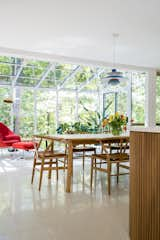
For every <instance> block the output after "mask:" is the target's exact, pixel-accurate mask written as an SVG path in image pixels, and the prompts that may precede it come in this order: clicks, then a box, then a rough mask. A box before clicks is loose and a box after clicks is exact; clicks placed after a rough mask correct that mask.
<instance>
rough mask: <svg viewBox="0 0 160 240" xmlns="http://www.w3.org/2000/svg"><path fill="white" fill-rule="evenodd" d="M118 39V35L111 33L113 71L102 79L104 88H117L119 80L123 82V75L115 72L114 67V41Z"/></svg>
mask: <svg viewBox="0 0 160 240" xmlns="http://www.w3.org/2000/svg"><path fill="white" fill-rule="evenodd" d="M118 37H119V34H118V33H113V69H112V72H109V73H108V74H107V76H106V77H104V78H102V84H103V86H104V87H107V85H110V86H117V85H118V84H119V83H120V81H121V80H125V78H124V76H123V73H122V72H120V71H117V69H116V67H115V65H116V44H117V42H116V40H117V38H118Z"/></svg>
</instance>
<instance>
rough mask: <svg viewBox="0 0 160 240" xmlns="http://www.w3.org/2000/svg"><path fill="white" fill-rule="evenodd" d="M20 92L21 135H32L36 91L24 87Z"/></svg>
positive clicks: (25, 136)
mask: <svg viewBox="0 0 160 240" xmlns="http://www.w3.org/2000/svg"><path fill="white" fill-rule="evenodd" d="M19 90H21V93H20V100H19V99H17V100H19V101H20V129H19V130H20V135H21V136H22V137H24V138H27V137H29V138H30V137H32V136H33V133H34V95H33V94H34V91H33V90H28V89H27V88H24V89H23V90H22V89H20V88H19Z"/></svg>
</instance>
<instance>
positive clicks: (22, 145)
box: [12, 142, 34, 151]
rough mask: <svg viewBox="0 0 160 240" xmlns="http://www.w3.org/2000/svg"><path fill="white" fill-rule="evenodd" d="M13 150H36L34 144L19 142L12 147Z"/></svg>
mask: <svg viewBox="0 0 160 240" xmlns="http://www.w3.org/2000/svg"><path fill="white" fill-rule="evenodd" d="M12 147H13V148H16V149H22V150H25V151H28V150H31V149H34V143H33V142H17V143H14V144H13V145H12Z"/></svg>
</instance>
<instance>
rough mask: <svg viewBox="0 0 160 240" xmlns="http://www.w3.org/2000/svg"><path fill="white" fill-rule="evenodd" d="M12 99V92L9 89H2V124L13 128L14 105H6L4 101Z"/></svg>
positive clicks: (0, 98) (0, 112)
mask: <svg viewBox="0 0 160 240" xmlns="http://www.w3.org/2000/svg"><path fill="white" fill-rule="evenodd" d="M9 97H11V90H10V88H7V87H0V122H3V123H4V124H6V125H8V126H11V108H12V104H10V103H5V102H4V99H6V98H9Z"/></svg>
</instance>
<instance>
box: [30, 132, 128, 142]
mask: <svg viewBox="0 0 160 240" xmlns="http://www.w3.org/2000/svg"><path fill="white" fill-rule="evenodd" d="M34 137H39V138H45V139H51V140H52V139H53V140H57V141H61V140H62V141H63V140H65V141H67V140H68V141H104V140H112V139H121V138H126V139H128V138H129V132H124V133H122V134H120V135H113V134H111V133H96V134H92V133H91V134H54V135H49V134H48V135H47V134H46V135H42V134H35V135H34Z"/></svg>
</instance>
